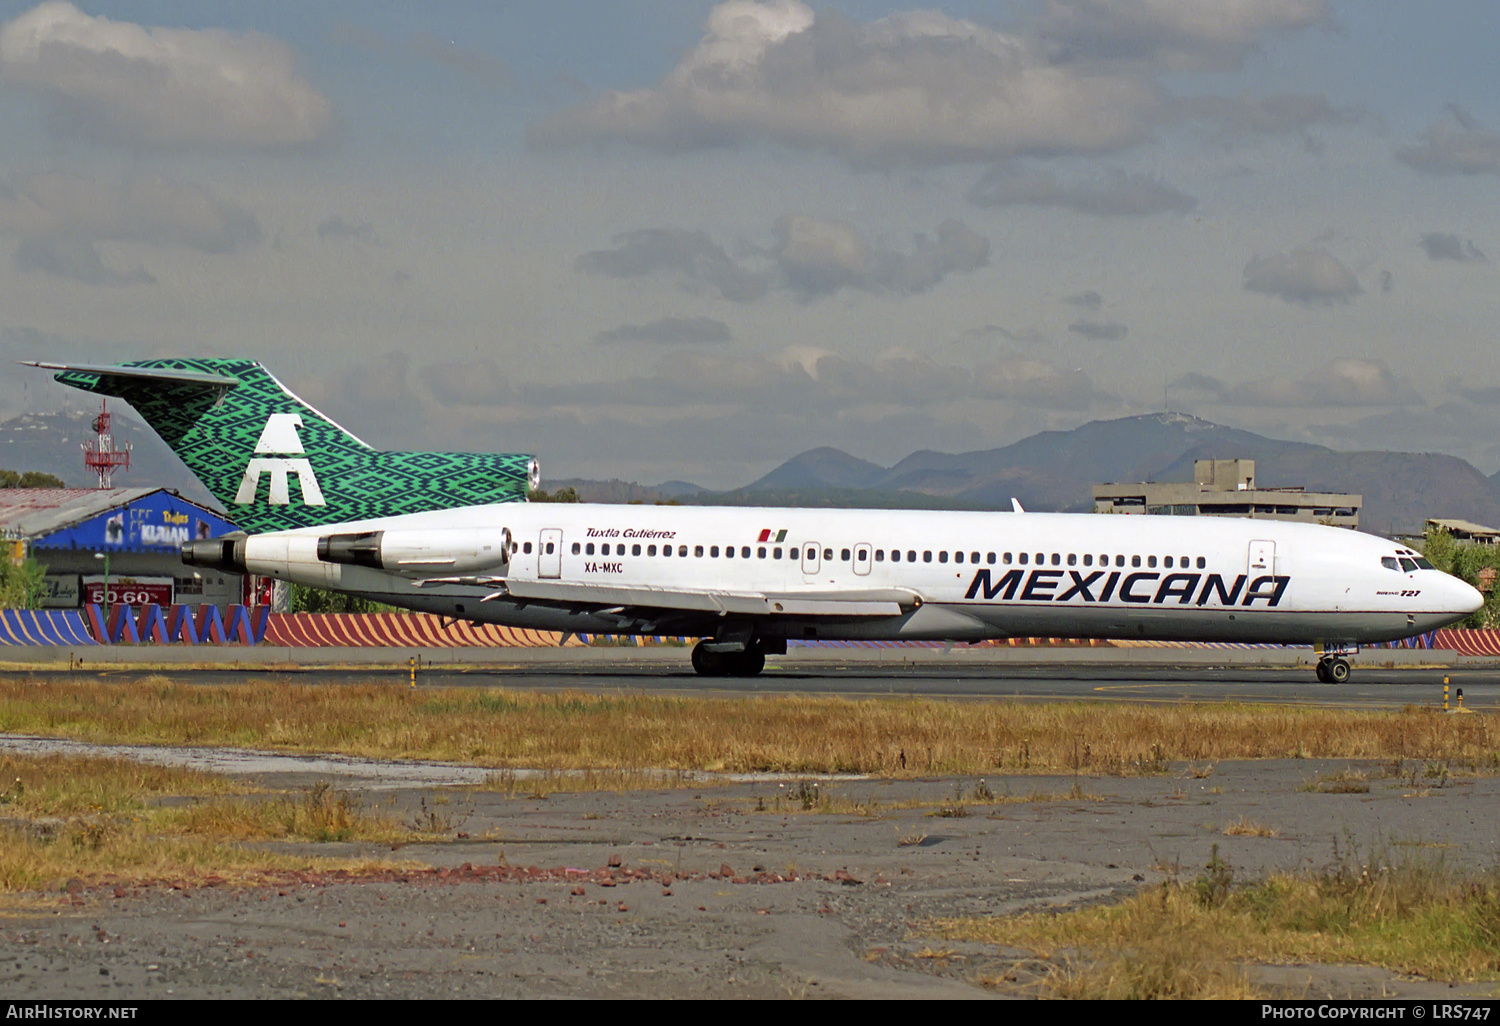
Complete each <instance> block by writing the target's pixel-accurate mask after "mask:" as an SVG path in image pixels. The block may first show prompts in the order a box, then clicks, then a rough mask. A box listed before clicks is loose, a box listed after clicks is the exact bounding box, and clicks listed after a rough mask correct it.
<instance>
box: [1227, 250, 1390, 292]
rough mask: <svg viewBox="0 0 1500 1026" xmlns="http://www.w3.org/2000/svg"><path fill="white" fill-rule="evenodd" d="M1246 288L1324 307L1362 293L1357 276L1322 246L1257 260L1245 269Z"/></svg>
mask: <svg viewBox="0 0 1500 1026" xmlns="http://www.w3.org/2000/svg"><path fill="white" fill-rule="evenodd" d="M1244 285H1245V288H1247V289H1249V290H1250V291H1251V292H1260V293H1263V294H1265V295H1268V296H1279V297H1280V298H1282V299H1284V300H1286V301H1287V302H1288V303H1302V304H1307V305H1320V306H1329V305H1332V304H1334V303H1347V302H1349V300H1351V299H1353V298H1354V297H1355V296H1357V295H1359V294H1360V292H1361V291H1362V290H1361V289H1360V287H1359V280H1358V279H1357V278H1355V277H1354V272H1353V271H1350V270H1349V268H1347V267H1345V266H1344V265H1343V264H1341V263H1340V262H1339V261H1338V258H1337V257H1335V256H1334V255H1333V254H1332V253H1330V252H1328V250H1326V249H1324V248H1323V247H1321V246H1319V247H1317V248H1316V249H1294V250H1292V251H1291V252H1290V253H1277V254H1276V255H1274V256H1268V257H1254V258H1253V259H1251V261H1250V262H1249V263H1248V264H1246V265H1245V274H1244Z"/></svg>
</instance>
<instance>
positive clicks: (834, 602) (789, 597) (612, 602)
mask: <svg viewBox="0 0 1500 1026" xmlns="http://www.w3.org/2000/svg"><path fill="white" fill-rule="evenodd" d="M438 581H441V582H442V583H459V580H456V579H453V578H448V579H446V580H444V579H442V578H438V579H435V581H433V582H424V583H437V582H438ZM463 583H469V582H468V581H464V582H463ZM473 583H479V582H478V581H474V582H473ZM494 583H495V585H496V587H501V588H503V594H506V595H509V596H510V597H511V598H517V599H526V600H531V601H536V602H557V603H565V604H569V605H597V606H611V607H613V606H621V607H626V608H632V609H657V610H672V611H674V612H696V613H710V614H714V615H731V614H732V615H736V616H800V617H825V616H849V617H887V616H900V615H901V614H902V613H903V611H904V608H911V607H913V606H915V605H919V604H920V600H918V599H917V598H916V596H915V595H914V594H913V593H911V592H900V591H851V592H848V593H840V592H817V593H805V594H802V595H794V594H785V595H782V594H777V595H764V594H761V593H758V592H731V591H694V590H685V589H684V590H674V589H668V588H648V587H641V586H627V585H618V584H575V583H569V582H563V581H536V580H519V579H517V578H514V577H512V578H507V579H505V580H504V581H498V580H497V581H495V582H494ZM903 607H904V608H903Z"/></svg>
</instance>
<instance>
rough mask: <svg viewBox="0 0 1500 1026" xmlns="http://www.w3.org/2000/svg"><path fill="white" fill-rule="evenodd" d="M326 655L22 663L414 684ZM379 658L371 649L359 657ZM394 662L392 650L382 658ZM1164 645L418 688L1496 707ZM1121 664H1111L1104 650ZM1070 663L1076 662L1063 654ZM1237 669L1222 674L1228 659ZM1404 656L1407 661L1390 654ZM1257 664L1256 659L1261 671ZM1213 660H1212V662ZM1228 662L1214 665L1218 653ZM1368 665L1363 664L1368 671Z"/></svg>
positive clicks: (1491, 691)
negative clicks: (713, 674) (1171, 650)
mask: <svg viewBox="0 0 1500 1026" xmlns="http://www.w3.org/2000/svg"><path fill="white" fill-rule="evenodd" d="M317 651H319V652H322V653H323V655H324V658H325V659H326V660H327V662H328V665H323V666H316V665H292V664H286V663H283V664H280V665H278V664H275V663H271V662H266V663H260V664H250V665H245V664H242V665H240V666H225V665H192V664H179V665H154V666H153V665H132V664H121V663H113V664H109V663H104V664H101V663H93V664H88V665H85V666H83V667H81V668H80V667H76V666H75V667H73V668H71V669H70V668H68V667H67V666H66V665H65V664H56V663H54V664H50V665H48V664H43V665H35V664H33V665H28V666H22V667H12V669H13V671H14V672H18V673H23V674H26V675H27V676H29V677H32V678H36V679H45V678H49V677H66V676H67V675H69V674H78V673H85V674H87V675H88V676H90V677H91V678H96V679H97V678H103V679H107V680H121V681H129V680H137V679H139V678H140V677H141V676H143V675H144V674H146V673H162V674H164V675H166V676H169V677H171V678H172V679H174V680H182V681H190V682H194V683H201V684H225V685H228V684H235V683H244V682H246V681H250V680H265V679H267V678H268V677H274V678H275V679H278V680H282V681H285V682H288V683H298V684H338V683H351V682H364V681H370V680H381V681H387V682H389V683H391V684H392V685H395V686H403V685H405V686H409V684H410V681H411V670H410V664H409V663H403V662H402V661H394V660H389V658H387V660H386V661H385V662H383V663H371V664H359V663H342V662H340V661H339V660H341V659H342V657H343V655H344V654H345V653H346V652H348V651H351V650H343V651H341V652H332V651H330V650H317ZM352 651H369V650H352ZM379 651H383V652H386V653H389V652H391V651H392V650H388V649H387V650H379ZM1161 651H1162V650H1142V649H1135V650H1107V649H1057V650H1050V651H1047V652H1046V653H1045V654H1046V655H1048V656H1049V658H1047V659H1045V660H1038V659H1037V658H1036V655H1037V654H1038V653H1036V652H1035V650H1033V651H1032V652H1028V653H1026V656H1028V657H1029V658H1024V659H1023V658H1021V657H1018V656H1017V655H1016V654H1015V653H1014V652H1009V651H1004V650H999V651H997V650H994V649H990V650H984V651H959V650H955V651H954V652H951V653H948V654H946V655H945V654H944V653H943V652H942V650H940V649H920V650H890V649H885V650H873V651H872V650H832V651H829V650H816V651H813V652H808V650H794V651H793V653H791V654H789V655H787V656H773V657H771V658H770V659H769V660H768V663H767V668H766V672H765V673H764V674H762V675H761V676H759V677H753V678H725V677H720V678H705V677H699V676H697V675H696V674H694V673H693V672H692V670H691V669H690V668H689V666H688V654H687V650H686V649H682V648H657V649H628V648H618V649H608V648H606V649H515V650H506V652H505V653H504V654H503V655H502V656H501V657H500V658H499V659H496V658H495V656H494V654H493V653H491V661H489V662H486V663H475V664H466V663H443V664H439V665H432V664H430V663H425V662H424V663H423V664H422V665H421V668H420V669H419V670H418V672H417V676H416V679H417V685H418V686H419V687H507V688H518V689H534V690H582V691H589V692H596V693H599V692H613V691H645V692H652V693H680V694H693V695H705V696H750V695H766V694H815V695H841V696H845V697H871V696H890V695H905V696H916V697H925V698H964V699H1011V700H1015V699H1022V700H1070V699H1071V700H1077V699H1087V700H1096V701H1130V702H1181V701H1202V702H1271V703H1276V702H1289V703H1296V704H1309V703H1311V704H1317V705H1330V706H1339V707H1375V708H1380V707H1384V708H1390V707H1400V706H1404V705H1425V706H1432V705H1438V704H1440V703H1441V702H1442V700H1443V690H1442V686H1443V681H1444V678H1445V677H1446V678H1448V680H1449V683H1450V685H1451V691H1450V696H1449V698H1450V705H1451V706H1452V707H1457V705H1458V704H1459V703H1458V691H1459V689H1462V692H1463V705H1464V707H1465V708H1471V709H1493V708H1496V707H1497V706H1500V666H1497V665H1494V664H1493V662H1491V663H1489V664H1486V663H1485V662H1483V661H1478V660H1467V661H1465V660H1459V659H1454V660H1452V662H1453V664H1454V665H1443V664H1441V663H1435V662H1433V661H1432V660H1433V657H1434V656H1435V655H1437V654H1436V653H1431V652H1397V653H1388V652H1379V653H1378V655H1377V657H1378V658H1381V659H1382V660H1383V661H1389V662H1390V663H1392V665H1389V666H1379V665H1374V666H1372V665H1369V664H1370V662H1372V661H1373V659H1372V657H1371V656H1369V655H1367V656H1365V657H1363V658H1362V659H1361V661H1360V662H1357V663H1356V669H1355V673H1354V675H1353V677H1352V679H1351V680H1350V681H1349V682H1348V683H1345V684H1342V685H1336V684H1320V683H1318V681H1317V680H1316V679H1315V677H1314V676H1313V673H1312V670H1311V668H1310V667H1309V666H1307V665H1303V666H1301V667H1297V666H1296V665H1295V663H1296V662H1297V661H1298V660H1301V661H1302V662H1303V663H1304V664H1306V663H1307V662H1308V658H1307V653H1306V652H1305V651H1303V650H1285V651H1282V650H1250V651H1248V652H1247V651H1234V652H1229V653H1224V652H1202V651H1191V652H1187V653H1186V656H1189V657H1191V658H1193V659H1194V660H1196V661H1197V665H1192V664H1188V665H1184V662H1185V661H1186V660H1185V659H1184V658H1183V655H1182V654H1174V655H1173V658H1174V662H1173V663H1164V662H1163V661H1162V660H1163V656H1162V654H1161ZM1111 652H1112V653H1113V658H1110V659H1108V660H1106V659H1104V658H1101V657H1100V654H1101V653H1111ZM1060 654H1071V655H1072V656H1073V658H1070V659H1065V658H1058V656H1059V655H1060ZM1226 655H1228V656H1232V657H1235V658H1236V659H1238V660H1239V661H1240V663H1241V665H1226V663H1228V662H1229V660H1227V659H1225V658H1223V657H1224V656H1226ZM1393 655H1394V656H1400V657H1402V658H1401V659H1400V660H1399V661H1398V660H1395V659H1388V657H1390V656H1393ZM1247 656H1259V659H1258V665H1257V664H1255V663H1252V662H1251V661H1250V660H1249V659H1247V658H1246V657H1247ZM1205 657H1209V658H1205ZM1212 657H1218V658H1212ZM1361 663H1362V664H1363V665H1361Z"/></svg>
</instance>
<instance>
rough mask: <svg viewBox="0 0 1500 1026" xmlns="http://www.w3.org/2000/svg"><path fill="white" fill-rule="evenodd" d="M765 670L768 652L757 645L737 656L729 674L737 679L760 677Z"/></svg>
mask: <svg viewBox="0 0 1500 1026" xmlns="http://www.w3.org/2000/svg"><path fill="white" fill-rule="evenodd" d="M765 668H766V650H765V649H763V648H761V647H760V646H759V645H756V646H754V647H753V648H747V649H745V651H743V652H741V653H740V654H739V655H737V656H735V657H734V662H733V663H732V664H731V666H730V670H729V672H730V673H732V674H734V676H736V677H758V676H760V672H761V671H762V670H764V669H765Z"/></svg>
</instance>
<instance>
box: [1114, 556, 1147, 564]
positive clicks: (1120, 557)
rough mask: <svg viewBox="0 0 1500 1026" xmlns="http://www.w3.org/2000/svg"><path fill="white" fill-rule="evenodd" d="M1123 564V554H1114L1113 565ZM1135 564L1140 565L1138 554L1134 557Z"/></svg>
mask: <svg viewBox="0 0 1500 1026" xmlns="http://www.w3.org/2000/svg"><path fill="white" fill-rule="evenodd" d="M1124 565H1125V557H1124V556H1116V557H1115V566H1124ZM1135 565H1136V566H1140V565H1141V557H1140V556H1136V557H1135Z"/></svg>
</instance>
